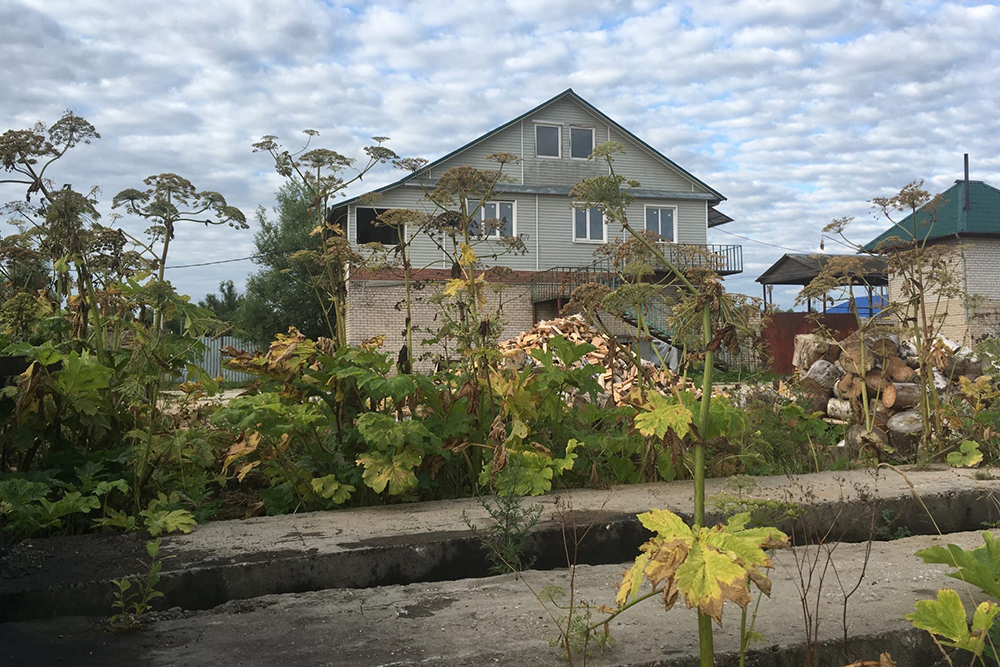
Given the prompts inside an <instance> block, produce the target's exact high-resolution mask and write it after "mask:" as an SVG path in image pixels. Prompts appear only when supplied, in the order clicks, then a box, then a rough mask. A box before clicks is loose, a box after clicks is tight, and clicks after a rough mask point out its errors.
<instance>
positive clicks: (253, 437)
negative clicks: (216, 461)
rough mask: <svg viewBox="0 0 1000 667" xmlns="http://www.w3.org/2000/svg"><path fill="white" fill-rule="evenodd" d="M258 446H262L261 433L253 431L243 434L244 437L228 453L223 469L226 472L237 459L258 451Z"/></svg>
mask: <svg viewBox="0 0 1000 667" xmlns="http://www.w3.org/2000/svg"><path fill="white" fill-rule="evenodd" d="M258 446H260V433H258V432H257V431H251V432H250V433H245V434H243V436H242V437H241V438H240V439H239V440H237V441H236V442H235V443H234V444H233V446H232V447H230V448H229V449H228V450H227V451H226V459H225V461H224V462H223V464H222V469H223V470H225V469H226V468H228V467H229V465H230V464H231V463H232V462H233V461H235V460H236V459H239V458H241V457H243V456H246V455H247V454H249V453H251V452H254V451H256V450H257V447H258Z"/></svg>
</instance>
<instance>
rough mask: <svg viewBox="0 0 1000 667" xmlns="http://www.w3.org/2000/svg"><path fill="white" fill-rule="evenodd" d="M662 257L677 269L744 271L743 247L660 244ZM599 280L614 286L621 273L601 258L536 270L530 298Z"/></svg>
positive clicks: (560, 294) (563, 293)
mask: <svg viewBox="0 0 1000 667" xmlns="http://www.w3.org/2000/svg"><path fill="white" fill-rule="evenodd" d="M660 248H661V249H662V250H663V254H664V256H666V258H667V259H668V260H669V261H670V262H671V263H672V264H673V265H674V266H676V267H678V268H680V269H690V268H709V269H712V270H713V271H715V272H716V273H718V274H719V275H721V276H731V275H733V274H737V273H742V271H743V246H738V245H721V244H717V243H710V244H684V243H661V244H660ZM589 283H600V284H602V285H607V286H608V287H610V288H611V289H615V288H616V287H618V285H619V284H620V283H621V276H620V275H619V274H618V272H617V271H615V270H614V268H613V266H612V265H611V262H610V261H609V260H607V259H600V260H597V261H595V262H594V263H592V264H588V265H586V266H557V267H553V268H551V269H549V270H547V271H542V272H540V273H538V274H537V275H536V276H535V277H534V278H533V280H532V284H531V301H532V303H540V302H542V301H550V300H553V299H568V298H569V297H570V295H571V294H572V293H573V290H575V289H576V288H577V287H580V286H581V285H587V284H589Z"/></svg>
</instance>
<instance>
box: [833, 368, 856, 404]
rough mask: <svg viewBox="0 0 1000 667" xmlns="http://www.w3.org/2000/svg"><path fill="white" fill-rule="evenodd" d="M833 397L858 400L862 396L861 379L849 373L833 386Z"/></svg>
mask: <svg viewBox="0 0 1000 667" xmlns="http://www.w3.org/2000/svg"><path fill="white" fill-rule="evenodd" d="M833 395H834V396H836V397H837V398H844V399H848V400H850V399H852V398H857V397H858V396H860V395H861V378H859V377H858V376H857V375H851V374H850V373H848V374H847V375H845V376H844V377H842V378H840V381H839V382H837V384H835V385H834V386H833Z"/></svg>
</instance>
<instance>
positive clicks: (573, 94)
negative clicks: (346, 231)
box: [336, 88, 732, 226]
mask: <svg viewBox="0 0 1000 667" xmlns="http://www.w3.org/2000/svg"><path fill="white" fill-rule="evenodd" d="M563 98H569V99H571V100H573V101H574V102H576V103H577V104H579V105H580V106H582V107H583V108H585V109H586V110H587V111H589V112H590V113H592V114H594V115H595V116H597V117H598V118H599V119H601V120H602V121H603V122H605V123H607V124H608V125H610V126H611V127H613V128H615V129H616V130H617V131H619V132H620V133H622V134H624V135H625V136H626V137H628V138H629V139H631V140H632V141H634V142H635V143H637V144H639V146H640V147H642V148H644V149H646V150H647V151H649V152H650V153H652V154H653V156H654V157H656V158H657V159H659V160H660V161H662V162H663V163H665V164H666V165H667V166H669V167H671V168H673V169H676V170H677V171H679V172H680V173H681V174H683V175H684V176H685V177H687V178H689V179H691V180H692V181H694V182H695V183H697V184H698V185H700V186H701V187H703V188H705V189H706V190H707V191H708V192H709V193H710V194H712V195H715V196H716V197H717V198H718V199H719V201H725V199H726V198H725V196H723V195H722V193H720V192H719V191H717V190H715V189H714V188H712V187H710V186H709V185H708V184H707V183H705V182H704V181H702V180H700V179H699V178H698V177H696V176H695V175H694V174H692V173H690V172H688V171H687V170H686V169H684V168H683V167H681V166H680V165H678V164H677V163H676V162H674V161H673V160H671V159H670V158H668V157H667V156H666V155H664V154H663V153H661V152H659V151H658V150H656V149H655V148H653V147H652V146H650V145H649V144H647V143H646V142H645V141H643V140H642V139H640V138H639V137H637V136H635V135H634V134H632V133H631V132H630V131H628V130H627V129H626V128H625V127H623V126H622V125H619V124H618V122H616V121H615V120H613V119H611V118H609V117H608V116H606V115H605V114H604V113H603V112H602V111H601V110H600V109H598V108H597V107H595V106H594V105H593V104H591V103H590V102H588V101H587V100H585V99H583V98H582V97H580V96H579V95H577V94H576V92H574V90H573V89H572V88H567V89H566V90H564V91H562V92H561V93H559V94H558V95H556V96H555V97H553V98H551V99H548V100H546V101H544V102H542V103H541V104H539V105H538V106H536V107H535V108H533V109H529V110H528V111H525V112H524V113H523V114H521V115H520V116H518V117H517V118H514V119H513V120H510V121H507V122H506V123H504V124H503V125H501V126H499V127H497V128H494V129H492V130H490V131H489V132H487V133H486V134H484V135H482V136H480V137H477V138H476V139H473V140H472V141H470V142H469V143H467V144H465V145H464V146H461V147H459V148H456V149H455V150H453V151H452V152H450V153H448V154H447V155H444V156H442V157H440V158H438V159H437V160H434V161H433V162H429V163H428V164H427V165H425V166H424V168H423V169H421V170H420V171H418V172H415V173H411V174H408V175H406V176H404V177H403V178H401V179H399V180H398V181H396V182H394V183H390V184H388V185H383V186H382V187H380V188H376V189H374V190H369V191H368V192H366V193H364V194H360V195H358V196H356V197H351V198H350V199H347V200H345V201H342V202H338V203H337V204H336V206H337V207H338V208H339V207H341V206H345V205H347V204H352V203H354V202H356V201H357V200H359V199H361V198H362V197H365V196H368V195H372V194H375V193H378V192H385V191H386V190H390V189H392V188H395V187H396V186H399V185H403V184H404V183H406V182H407V181H411V180H413V179H415V178H418V177H419V176H420V175H422V174H423V173H424V172H426V171H429V170H431V169H434V168H435V167H437V166H439V165H440V164H441V163H443V162H444V161H445V160H448V159H449V158H452V157H454V156H456V155H458V154H459V153H461V152H462V151H464V150H466V149H468V148H471V147H473V146H475V145H476V144H478V143H479V142H481V141H485V140H486V139H489V138H490V137H492V136H494V135H496V134H499V133H500V132H503V131H504V130H506V129H507V128H509V127H511V126H513V125H516V124H517V123H520V122H521V121H522V120H524V119H525V118H527V117H529V116H531V115H532V114H534V113H537V112H538V111H541V110H542V109H544V108H545V107H547V106H549V105H550V104H552V103H554V102H558V101H559V100H561V99H563ZM720 215H724V214H720ZM727 217H728V216H727ZM731 221H732V218H729V219H728V220H725V221H718V222H716V223H715V224H716V225H721V224H724V222H731ZM710 226H714V225H710Z"/></svg>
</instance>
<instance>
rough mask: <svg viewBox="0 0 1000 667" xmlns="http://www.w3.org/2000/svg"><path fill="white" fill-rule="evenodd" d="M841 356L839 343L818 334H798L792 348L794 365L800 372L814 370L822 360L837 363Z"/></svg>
mask: <svg viewBox="0 0 1000 667" xmlns="http://www.w3.org/2000/svg"><path fill="white" fill-rule="evenodd" d="M839 354H840V348H839V347H837V343H835V342H834V341H832V340H829V339H828V338H823V337H822V336H819V335H818V334H797V335H796V336H795V344H794V347H793V348H792V365H793V366H795V368H798V369H800V370H806V369H809V368H812V365H813V364H815V363H816V362H817V361H819V360H820V359H825V360H826V361H831V362H832V361H836V360H837V357H838V356H839Z"/></svg>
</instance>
